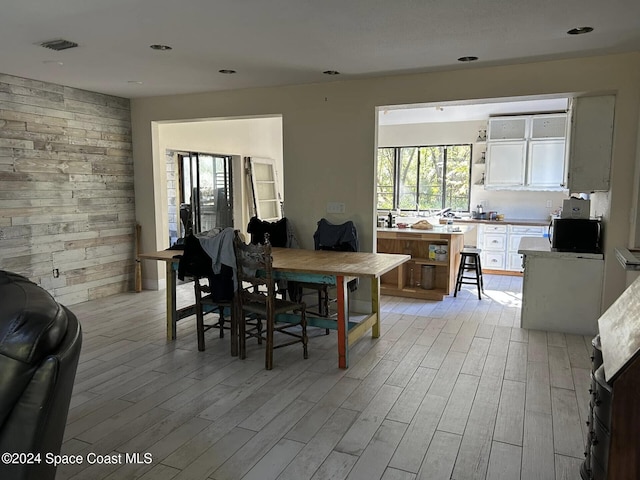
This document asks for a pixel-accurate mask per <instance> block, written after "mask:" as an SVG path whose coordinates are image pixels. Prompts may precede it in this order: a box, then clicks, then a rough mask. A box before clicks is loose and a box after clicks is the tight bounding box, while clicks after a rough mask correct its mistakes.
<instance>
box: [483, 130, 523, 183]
mask: <svg viewBox="0 0 640 480" xmlns="http://www.w3.org/2000/svg"><path fill="white" fill-rule="evenodd" d="M526 148H527V143H526V142H525V141H517V142H496V143H488V144H487V166H486V170H487V173H486V178H485V185H486V186H487V187H492V186H494V187H507V186H515V185H518V186H522V185H524V180H525V159H526V152H527V150H526Z"/></svg>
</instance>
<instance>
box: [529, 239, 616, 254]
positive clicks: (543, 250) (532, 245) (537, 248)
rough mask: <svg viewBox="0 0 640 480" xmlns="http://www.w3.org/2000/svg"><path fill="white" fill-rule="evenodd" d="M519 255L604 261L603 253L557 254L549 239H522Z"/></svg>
mask: <svg viewBox="0 0 640 480" xmlns="http://www.w3.org/2000/svg"><path fill="white" fill-rule="evenodd" d="M518 253H521V254H523V255H530V256H535V257H547V258H589V259H593V260H602V259H604V255H603V254H602V253H578V252H556V251H553V250H552V249H551V244H550V243H549V239H548V238H536V237H522V239H521V240H520V246H519V247H518Z"/></svg>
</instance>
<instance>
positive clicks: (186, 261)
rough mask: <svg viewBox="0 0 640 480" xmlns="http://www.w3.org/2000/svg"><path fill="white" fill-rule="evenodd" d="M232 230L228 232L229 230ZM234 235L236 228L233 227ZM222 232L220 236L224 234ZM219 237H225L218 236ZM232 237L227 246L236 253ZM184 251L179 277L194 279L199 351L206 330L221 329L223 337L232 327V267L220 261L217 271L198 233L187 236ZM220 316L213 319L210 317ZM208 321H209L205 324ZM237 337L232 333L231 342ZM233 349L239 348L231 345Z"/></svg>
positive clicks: (179, 265)
mask: <svg viewBox="0 0 640 480" xmlns="http://www.w3.org/2000/svg"><path fill="white" fill-rule="evenodd" d="M227 233H229V232H227ZM230 233H231V235H232V236H233V230H231V232H230ZM221 234H222V232H220V233H218V234H217V235H221ZM219 238H220V239H221V238H222V237H219ZM231 238H232V237H229V240H228V241H229V244H228V248H229V249H230V251H231V254H232V253H233V245H232V241H231ZM183 247H184V251H183V253H182V255H181V257H180V262H179V264H178V278H179V279H180V280H185V279H186V280H191V279H192V280H193V288H194V296H195V304H194V306H195V314H196V336H197V340H198V350H199V351H201V352H203V351H204V350H205V332H206V331H208V330H210V329H212V328H218V329H219V330H220V338H224V330H229V329H230V328H231V324H232V321H231V308H232V298H233V268H232V267H231V266H229V265H225V264H221V265H220V272H219V273H214V271H213V259H212V258H211V256H210V255H209V254H208V253H207V252H206V251H205V250H204V248H203V247H202V245H201V242H200V240H199V239H198V237H196V236H195V235H187V236H186V237H185V239H184V244H183ZM210 315H217V316H215V317H214V318H212V319H209V318H208V316H210ZM206 322H209V323H206ZM234 340H235V337H234V335H232V339H231V341H232V342H233V341H234ZM231 351H232V353H234V352H235V351H236V348H235V346H234V345H233V344H232V346H231Z"/></svg>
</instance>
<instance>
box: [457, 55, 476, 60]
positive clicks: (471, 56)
mask: <svg viewBox="0 0 640 480" xmlns="http://www.w3.org/2000/svg"><path fill="white" fill-rule="evenodd" d="M476 60H478V57H474V56H473V55H469V56H467V57H460V58H459V59H458V61H459V62H475V61H476Z"/></svg>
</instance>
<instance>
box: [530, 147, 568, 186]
mask: <svg viewBox="0 0 640 480" xmlns="http://www.w3.org/2000/svg"><path fill="white" fill-rule="evenodd" d="M564 148H565V142H564V140H531V142H530V143H529V162H528V167H527V170H528V171H527V184H528V185H529V186H530V187H549V188H554V189H561V188H562V187H564V159H565V154H564Z"/></svg>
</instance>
